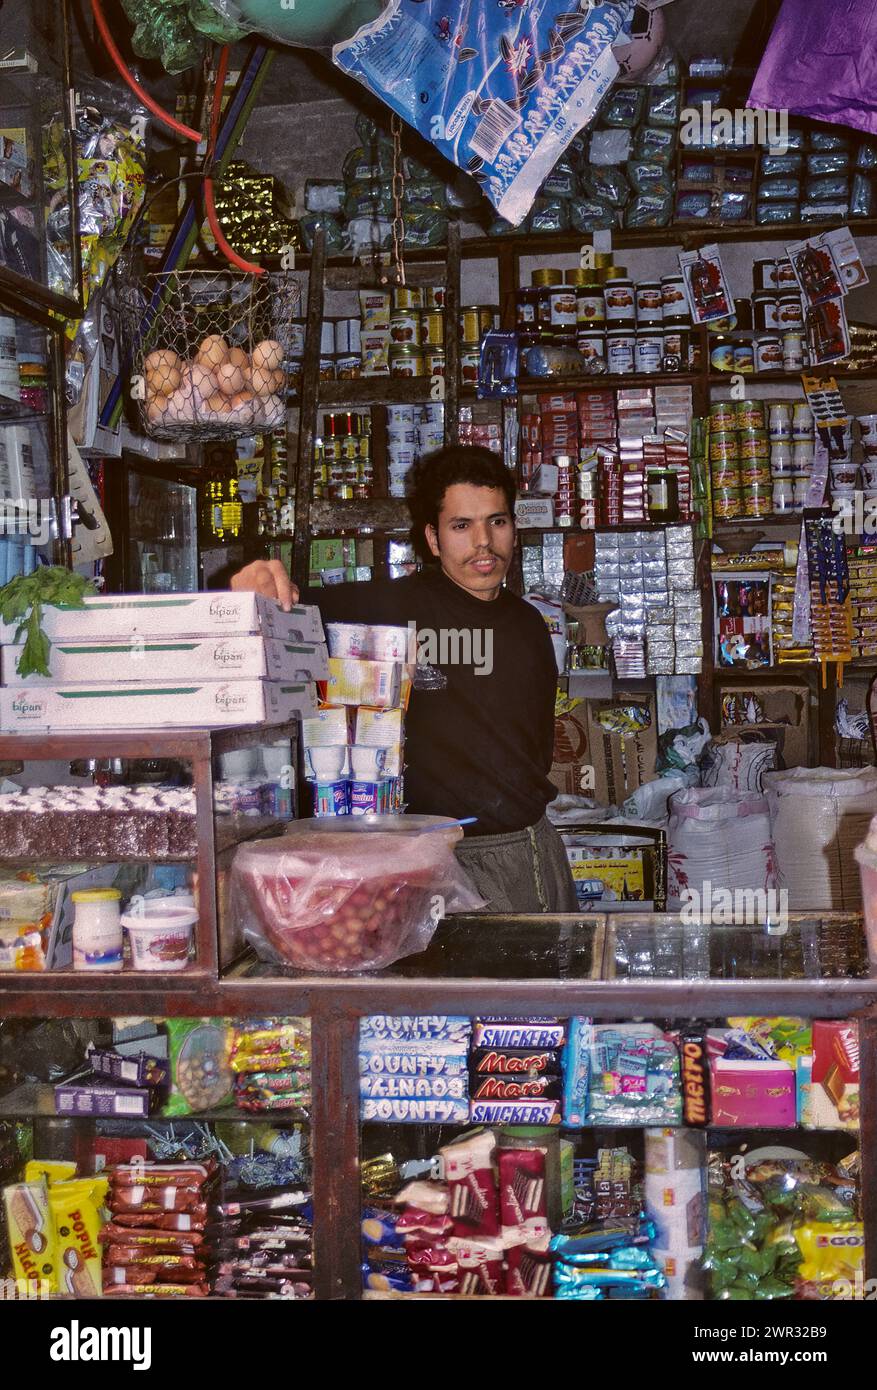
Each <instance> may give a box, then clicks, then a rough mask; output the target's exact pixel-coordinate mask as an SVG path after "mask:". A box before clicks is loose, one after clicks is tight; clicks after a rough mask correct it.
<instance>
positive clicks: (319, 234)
mask: <svg viewBox="0 0 877 1390" xmlns="http://www.w3.org/2000/svg"><path fill="white" fill-rule="evenodd" d="M325 271H326V234H325V232H324V231H323V229H322V227H318V228H317V230H316V232H315V233H314V248H313V251H312V252H311V266H310V275H309V278H308V314H307V324H306V327H305V355H304V361H303V363H302V374H301V405H300V407H299V432H298V461H297V467H296V473H295V478H294V479H293V478H292V477H290V480H289V485H290V491H292V490H293V489H294V492H295V529H294V531H293V542H292V577H293V579H294V580H295V581H296V583H297V584H299V585H305V584H307V582H308V574H309V572H310V549H311V535H310V521H311V495H312V492H313V476H314V439H315V437H316V433H317V399H318V395H319V390H320V333H321V330H322V326H323V302H324V299H325V283H324V277H325Z"/></svg>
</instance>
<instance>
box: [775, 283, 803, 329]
mask: <svg viewBox="0 0 877 1390" xmlns="http://www.w3.org/2000/svg"><path fill="white" fill-rule="evenodd" d="M777 327H778V328H781V329H782V330H783V331H785V330H786V329H789V328H791V329H798V330H799V331H800V330H802V329H803V327H804V308H803V305H802V304H801V296H800V295H799V294H796V293H795V292H794V290H790V291H788V292H784V293H783V294H781V295H780V297H779V299H778V300H777Z"/></svg>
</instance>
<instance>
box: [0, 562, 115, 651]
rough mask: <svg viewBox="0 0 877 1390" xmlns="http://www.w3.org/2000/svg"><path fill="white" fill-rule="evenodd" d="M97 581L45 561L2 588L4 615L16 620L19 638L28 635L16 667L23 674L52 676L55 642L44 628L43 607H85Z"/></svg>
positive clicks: (5, 619) (0, 614)
mask: <svg viewBox="0 0 877 1390" xmlns="http://www.w3.org/2000/svg"><path fill="white" fill-rule="evenodd" d="M94 592H95V588H94V584H93V583H92V582H91V580H90V579H86V578H84V576H83V575H81V574H74V573H73V571H72V570H68V569H64V568H63V567H62V566H60V565H43V566H42V567H41V568H40V569H37V570H34V572H33V574H19V575H17V576H16V577H15V579H10V581H9V583H8V584H4V586H3V588H2V589H0V618H2V619H3V622H4V623H16V624H17V626H16V630H15V641H16V643H17V642H19V641H20V639H21V637H22V636H24V646H23V648H22V651H21V656H20V657H19V659H18V665H17V667H16V670H17V671H18V674H19V675H20V676H50V675H51V674H52V673H51V671H50V670H49V649H50V647H51V643H50V641H49V639H48V637H47V636H46V634H45V633H44V632H43V626H42V624H43V608H44V606H46V605H48V606H49V607H51V608H83V607H84V606H85V605H84V603H83V599H85V598H86V597H87V596H88V595H90V594H93V593H94Z"/></svg>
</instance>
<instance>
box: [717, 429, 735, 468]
mask: <svg viewBox="0 0 877 1390" xmlns="http://www.w3.org/2000/svg"><path fill="white" fill-rule="evenodd" d="M739 457H740V442H739V440H738V438H737V435H736V434H735V433H734V432H733V431H723V430H716V432H715V433H712V434H710V459H711V460H713V461H718V460H719V459H738V458H739Z"/></svg>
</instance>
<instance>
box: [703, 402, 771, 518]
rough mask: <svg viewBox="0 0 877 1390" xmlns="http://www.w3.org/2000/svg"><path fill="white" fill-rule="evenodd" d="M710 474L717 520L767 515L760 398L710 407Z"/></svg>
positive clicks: (768, 479) (767, 448) (768, 480)
mask: <svg viewBox="0 0 877 1390" xmlns="http://www.w3.org/2000/svg"><path fill="white" fill-rule="evenodd" d="M710 476H711V479H712V493H713V516H714V518H715V519H716V521H733V520H736V519H737V518H738V517H752V518H759V517H764V516H770V514H771V511H772V509H773V501H772V492H771V472H770V441H769V438H768V433H767V421H766V417H765V408H764V405H763V404H762V402H761V401H728V402H721V403H717V404H715V405H713V406H711V408H710Z"/></svg>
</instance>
